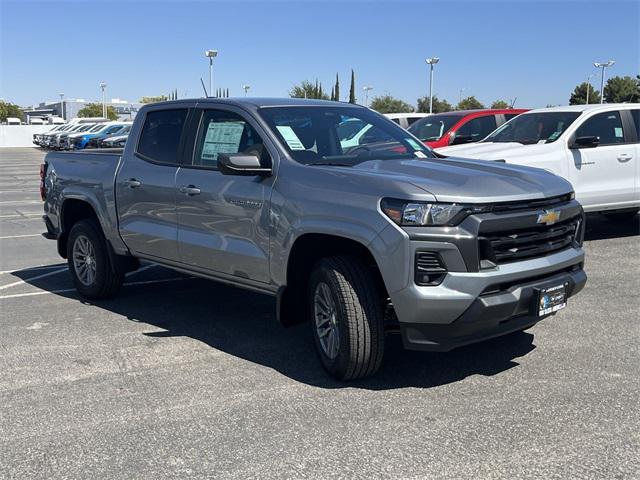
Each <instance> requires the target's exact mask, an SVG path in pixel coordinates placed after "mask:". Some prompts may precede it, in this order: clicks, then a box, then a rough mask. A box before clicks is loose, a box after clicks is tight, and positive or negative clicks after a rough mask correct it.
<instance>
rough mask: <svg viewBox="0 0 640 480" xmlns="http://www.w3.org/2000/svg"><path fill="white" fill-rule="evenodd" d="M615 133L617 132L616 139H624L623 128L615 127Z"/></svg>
mask: <svg viewBox="0 0 640 480" xmlns="http://www.w3.org/2000/svg"><path fill="white" fill-rule="evenodd" d="M614 130H615V132H616V138H622V137H624V135H623V134H622V128H620V127H615V128H614Z"/></svg>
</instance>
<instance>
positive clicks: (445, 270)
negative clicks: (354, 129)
mask: <svg viewBox="0 0 640 480" xmlns="http://www.w3.org/2000/svg"><path fill="white" fill-rule="evenodd" d="M353 121H359V122H363V123H365V124H370V125H371V128H370V130H371V132H372V135H368V136H364V137H363V138H362V139H361V141H360V142H359V143H358V144H357V145H351V144H349V145H347V144H345V145H342V144H341V142H340V138H339V135H338V134H337V132H338V127H339V126H340V125H341V124H343V123H344V122H353ZM374 134H375V135H374ZM41 194H42V197H43V200H44V211H45V215H44V221H45V224H46V227H47V233H46V234H45V236H47V237H48V238H52V239H55V240H57V248H58V252H59V254H60V255H61V256H62V257H63V258H66V259H67V260H68V264H69V270H70V273H71V276H72V278H73V281H74V283H75V286H76V287H77V289H78V291H79V292H80V293H81V294H82V295H83V296H85V297H88V298H103V297H108V296H112V295H114V294H115V293H116V292H117V290H118V289H119V288H120V286H121V284H122V280H123V276H124V275H125V273H126V272H128V271H132V270H135V269H136V268H137V267H138V265H139V260H140V259H144V260H147V261H151V262H155V263H157V264H161V265H164V266H167V267H169V268H173V269H175V270H178V271H182V272H188V273H190V274H192V275H196V276H201V277H204V278H208V279H212V280H217V281H220V282H224V283H227V284H232V285H235V286H239V287H243V288H247V289H251V290H255V291H259V292H263V293H267V294H270V295H274V296H275V297H276V298H277V301H276V305H277V312H276V316H277V318H278V319H279V320H280V321H281V322H282V323H283V324H285V325H289V324H294V323H299V322H303V321H308V323H309V324H310V326H311V330H312V332H313V338H314V343H315V346H316V350H317V353H318V356H319V358H320V360H321V362H322V364H323V365H324V367H325V368H326V369H327V371H328V372H329V373H330V374H332V375H334V376H335V377H337V378H340V379H344V380H348V379H355V378H361V377H365V376H368V375H371V374H373V373H374V372H375V371H376V370H377V369H378V368H379V366H380V364H381V361H382V357H383V352H384V342H385V336H386V335H387V334H390V333H397V332H400V334H401V335H402V340H403V343H404V345H405V347H406V348H409V349H419V350H430V351H446V350H450V349H452V348H455V347H458V346H461V345H466V344H469V343H473V342H477V341H481V340H485V339H488V338H492V337H495V336H499V335H504V334H507V333H510V332H515V331H519V330H524V329H527V328H529V327H531V326H532V325H534V324H535V323H537V322H538V321H539V320H541V319H542V318H545V317H548V316H550V315H552V314H554V313H556V312H557V311H558V310H560V309H562V308H564V307H565V306H566V303H567V299H568V298H569V297H571V296H572V295H575V294H576V293H578V292H579V291H580V290H581V289H582V288H583V286H584V285H585V282H586V275H585V273H584V271H583V268H582V267H583V262H584V252H583V250H582V246H581V245H582V238H583V231H584V218H583V217H584V215H583V211H582V207H581V206H580V204H579V203H578V202H577V201H576V200H575V199H574V198H573V192H572V188H571V185H570V184H569V183H568V182H567V181H565V180H563V179H562V178H560V177H557V176H555V175H553V174H551V173H549V172H546V171H544V170H541V169H536V168H530V167H522V166H512V165H505V164H502V163H497V162H483V161H474V160H456V159H452V158H447V159H441V158H438V157H437V155H436V154H434V153H433V152H432V151H431V150H430V149H429V148H428V147H426V146H425V145H424V144H423V143H422V142H420V141H419V140H418V139H417V138H415V137H413V136H412V135H411V134H410V133H408V132H407V131H406V130H403V129H402V128H400V127H399V126H398V125H396V124H395V123H393V122H392V121H390V120H388V119H385V118H384V117H383V116H381V115H379V114H377V113H375V112H373V111H371V110H369V109H366V108H364V107H359V106H355V105H351V104H346V103H338V102H326V101H318V100H300V99H247V98H245V99H199V100H178V101H173V102H163V103H155V104H151V105H146V106H144V107H143V108H142V109H141V110H140V112H139V113H138V115H137V116H136V118H135V121H134V124H133V126H132V128H131V132H130V137H129V141H128V142H127V143H126V146H125V148H124V150H123V151H107V152H105V153H98V152H95V153H94V152H91V153H89V152H77V153H49V154H48V155H47V156H46V158H45V161H44V164H43V165H42V167H41ZM185 321H186V320H185Z"/></svg>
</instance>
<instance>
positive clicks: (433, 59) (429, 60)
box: [425, 57, 440, 113]
mask: <svg viewBox="0 0 640 480" xmlns="http://www.w3.org/2000/svg"><path fill="white" fill-rule="evenodd" d="M439 61H440V59H439V58H438V57H431V58H427V59H426V60H425V62H427V65H429V113H433V66H434V65H435V64H436V63H438V62H439Z"/></svg>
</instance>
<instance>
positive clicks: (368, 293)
mask: <svg viewBox="0 0 640 480" xmlns="http://www.w3.org/2000/svg"><path fill="white" fill-rule="evenodd" d="M372 277H373V276H372V274H371V270H370V269H369V268H368V267H367V265H366V263H365V262H364V261H362V260H361V259H359V258H356V257H349V256H336V257H330V258H325V259H323V260H321V261H320V262H318V263H317V264H316V266H315V268H314V269H313V272H312V274H311V282H310V284H309V305H310V315H311V322H310V323H311V327H312V333H313V338H314V343H315V345H316V350H317V352H318V356H319V357H320V360H321V362H322V364H323V365H324V367H325V369H326V370H327V371H328V372H329V373H330V374H331V375H333V376H334V377H336V378H338V379H340V380H354V379H356V378H363V377H367V376H369V375H372V374H374V373H375V372H376V371H377V370H378V368H379V367H380V364H381V362H382V356H383V353H384V310H383V304H382V301H381V295H380V293H379V291H378V287H377V285H376V283H375V282H374V281H373V278H372Z"/></svg>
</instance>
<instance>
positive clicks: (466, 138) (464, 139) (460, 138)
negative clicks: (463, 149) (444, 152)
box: [449, 134, 473, 145]
mask: <svg viewBox="0 0 640 480" xmlns="http://www.w3.org/2000/svg"><path fill="white" fill-rule="evenodd" d="M472 141H473V137H472V136H471V135H460V134H456V135H454V136H453V139H452V140H451V142H449V145H462V144H463V143H471V142H472Z"/></svg>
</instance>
